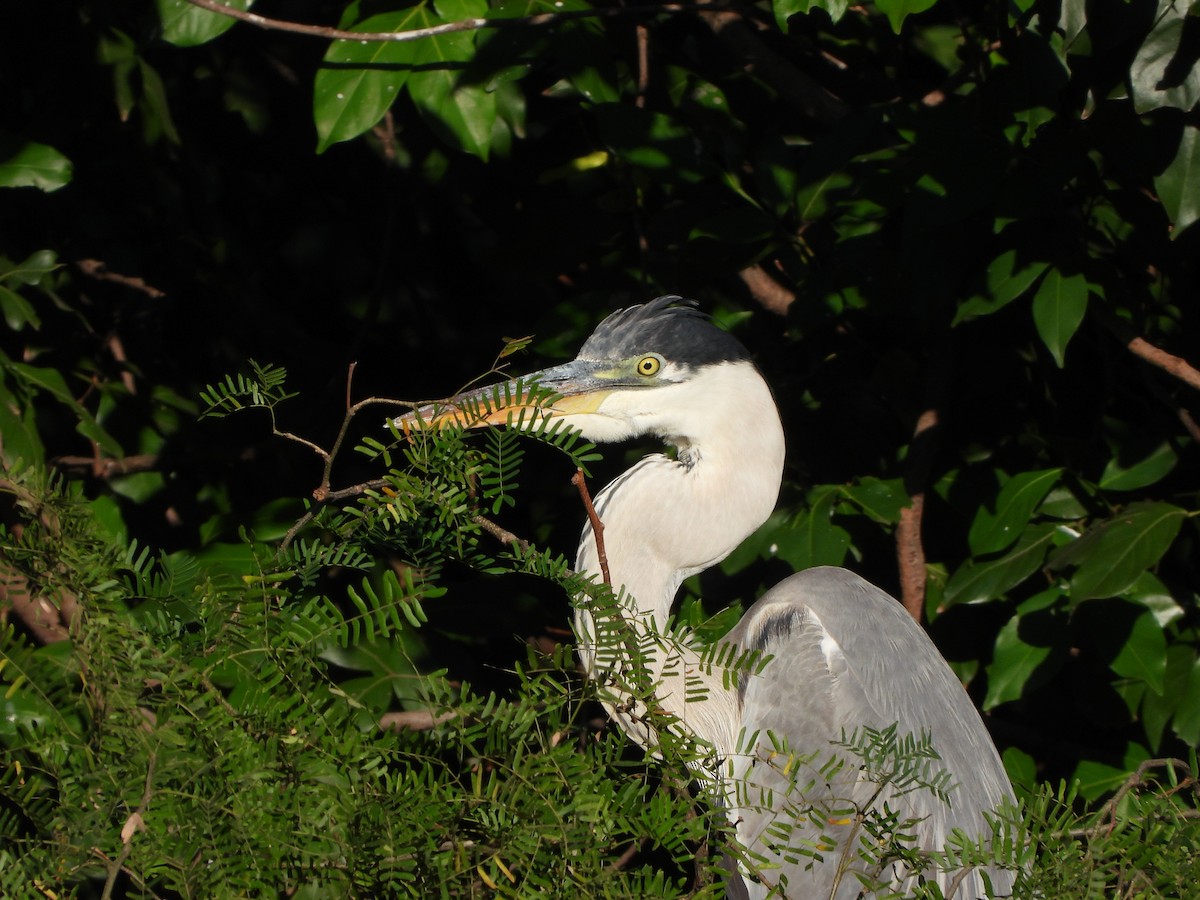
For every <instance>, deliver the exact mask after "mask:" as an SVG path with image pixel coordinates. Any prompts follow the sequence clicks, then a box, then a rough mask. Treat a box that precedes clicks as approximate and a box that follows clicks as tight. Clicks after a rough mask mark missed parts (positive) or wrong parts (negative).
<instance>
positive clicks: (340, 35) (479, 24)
mask: <svg viewBox="0 0 1200 900" xmlns="http://www.w3.org/2000/svg"><path fill="white" fill-rule="evenodd" d="M187 2H188V3H190V4H192V5H193V6H198V7H200V8H201V9H206V10H208V11H209V12H214V13H217V14H218V15H222V16H229V17H230V18H231V19H237V20H239V21H241V22H246V23H248V24H250V25H256V26H258V27H259V28H266V29H270V30H272V31H288V32H291V33H293V34H305V35H309V36H310V37H319V38H326V39H329V40H342V41H390V42H397V43H402V42H405V41H416V40H420V39H421V38H427V37H437V36H438V35H440V34H453V33H455V32H459V31H480V30H482V29H485V28H512V27H520V26H536V25H552V24H555V23H557V22H564V21H568V20H570V19H595V18H607V17H609V16H629V15H647V14H648V15H653V14H656V13H674V12H692V11H694V10H695V5H694V4H691V3H647V4H642V5H637V6H609V7H600V8H595V9H576V10H562V11H561V12H553V13H539V14H538V15H535V16H516V17H513V18H498V19H460V20H458V21H456V22H444V23H442V24H441V25H431V26H429V27H428V28H414V29H412V30H411V31H346V30H344V29H342V28H331V27H329V26H327V25H306V24H304V23H302V22H289V21H286V20H284V19H270V18H267V17H266V16H260V15H258V14H257V13H252V12H246V11H245V10H241V9H233V8H231V7H228V6H225V5H223V4H222V3H220V2H219V0H187Z"/></svg>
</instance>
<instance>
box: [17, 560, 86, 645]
mask: <svg viewBox="0 0 1200 900" xmlns="http://www.w3.org/2000/svg"><path fill="white" fill-rule="evenodd" d="M10 611H11V612H12V614H13V615H15V616H16V617H17V618H18V619H20V620H21V623H22V624H23V625H24V626H25V627H26V628H27V629H28V630H29V633H30V635H32V636H33V638H34V639H35V640H36V641H38V643H40V644H57V643H58V642H59V641H65V640H69V639H70V637H71V632H70V629H69V628H68V624H69V620H68V619H67V618H66V617H65V616H64V610H63V609H60V608H59V607H57V606H55V605H54V604H53V603H51V602H50V601H49V600H48V599H46V598H45V597H39V596H35V595H34V594H33V592H32V591H30V589H29V581H28V579H26V578H25V576H24V575H22V574H20V573H19V572H16V571H13V570H11V569H8V568H7V567H5V568H0V621H4V620H6V619H7V618H8V613H9V612H10Z"/></svg>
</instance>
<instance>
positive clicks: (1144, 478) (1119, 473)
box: [1100, 441, 1179, 491]
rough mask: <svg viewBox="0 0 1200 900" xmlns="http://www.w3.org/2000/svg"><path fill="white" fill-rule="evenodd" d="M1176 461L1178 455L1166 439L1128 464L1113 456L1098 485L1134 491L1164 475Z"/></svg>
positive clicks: (1107, 489)
mask: <svg viewBox="0 0 1200 900" xmlns="http://www.w3.org/2000/svg"><path fill="white" fill-rule="evenodd" d="M1178 461H1179V455H1178V454H1177V453H1176V452H1175V448H1174V447H1173V446H1172V445H1171V444H1170V443H1169V442H1167V441H1164V442H1163V443H1161V444H1159V445H1158V447H1156V448H1155V449H1154V450H1152V451H1151V452H1150V454H1149V455H1147V456H1145V457H1143V458H1142V459H1139V460H1137V461H1136V462H1132V463H1129V464H1128V465H1126V464H1125V463H1123V462H1122V461H1121V459H1120V458H1119V457H1117V456H1114V457H1113V458H1112V459H1110V460H1109V461H1108V465H1107V466H1105V467H1104V473H1103V474H1102V475H1101V476H1100V487H1102V488H1104V490H1106V491H1136V490H1137V489H1138V488H1144V487H1147V486H1148V485H1151V484H1154V483H1155V482H1157V481H1160V480H1161V479H1162V478H1164V477H1166V475H1167V474H1168V473H1169V472H1170V471H1171V470H1172V469H1174V468H1175V464H1176V463H1177V462H1178Z"/></svg>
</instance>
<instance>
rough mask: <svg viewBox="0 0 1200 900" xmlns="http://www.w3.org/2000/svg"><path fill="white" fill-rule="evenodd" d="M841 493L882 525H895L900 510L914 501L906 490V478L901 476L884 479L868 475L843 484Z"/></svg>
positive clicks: (898, 518) (898, 519)
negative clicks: (852, 482)
mask: <svg viewBox="0 0 1200 900" xmlns="http://www.w3.org/2000/svg"><path fill="white" fill-rule="evenodd" d="M841 493H842V496H843V497H845V498H846V499H847V500H849V501H850V502H851V503H853V504H854V505H855V506H856V507H858V508H859V509H860V510H862V511H863V512H864V513H866V514H867V515H868V516H870V517H871V519H873V520H874V521H876V522H879V523H880V524H882V525H895V524H896V523H897V522H899V521H900V510H902V509H904V508H905V507H906V506H909V505H911V503H912V498H911V497H909V496H908V492H907V491H905V490H904V480H903V479H901V478H892V479H890V480H888V481H883V480H882V479H879V478H875V477H873V476H870V475H868V476H866V477H865V478H860V479H859V480H858V481H857V482H856V483H854V484H849V485H845V486H843V487H842V488H841Z"/></svg>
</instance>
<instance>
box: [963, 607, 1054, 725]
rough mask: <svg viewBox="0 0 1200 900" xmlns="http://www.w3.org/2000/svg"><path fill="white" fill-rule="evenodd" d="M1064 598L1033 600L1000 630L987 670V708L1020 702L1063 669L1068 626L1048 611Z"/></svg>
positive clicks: (985, 702) (985, 701) (984, 705)
mask: <svg viewBox="0 0 1200 900" xmlns="http://www.w3.org/2000/svg"><path fill="white" fill-rule="evenodd" d="M1060 596H1061V595H1060V593H1059V592H1058V591H1057V590H1049V591H1043V592H1042V593H1041V594H1038V595H1037V596H1035V597H1031V598H1030V599H1029V600H1027V601H1026V602H1025V603H1023V604H1021V607H1020V608H1019V609H1018V611H1017V614H1016V615H1014V616H1013V617H1012V618H1011V619H1009V620H1008V622H1007V624H1005V626H1004V627H1003V628H1001V629H1000V633H999V634H997V635H996V643H995V646H994V648H993V650H992V661H991V663H990V664H989V665H988V667H987V676H988V678H987V685H988V689H987V696H986V697H985V698H984V701H983V708H984V709H993V708H995V707H997V706H999V705H1000V704H1001V703H1007V702H1008V701H1010V700H1019V699H1020V698H1021V697H1023V696H1025V695H1026V694H1027V693H1028V692H1030V691H1032V690H1034V689H1036V688H1037V687H1039V686H1041V685H1043V684H1045V683H1046V682H1047V681H1049V680H1050V678H1051V677H1052V676H1053V675H1054V673H1055V672H1056V671H1057V670H1058V669H1059V668H1061V666H1062V663H1063V661H1064V660H1065V659H1066V655H1067V624H1066V621H1065V619H1064V618H1062V617H1059V616H1056V615H1054V614H1053V613H1052V612H1050V611H1047V608H1048V607H1050V606H1051V605H1052V604H1054V603H1055V601H1057V600H1058V599H1059V598H1060Z"/></svg>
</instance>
